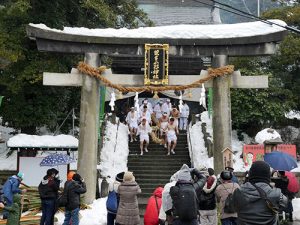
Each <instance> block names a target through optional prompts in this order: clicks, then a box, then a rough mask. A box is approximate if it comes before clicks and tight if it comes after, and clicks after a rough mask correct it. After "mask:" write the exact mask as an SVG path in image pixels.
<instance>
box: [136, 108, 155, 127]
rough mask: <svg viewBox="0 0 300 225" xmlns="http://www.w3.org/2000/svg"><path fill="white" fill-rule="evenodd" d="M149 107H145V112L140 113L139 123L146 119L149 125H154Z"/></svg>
mask: <svg viewBox="0 0 300 225" xmlns="http://www.w3.org/2000/svg"><path fill="white" fill-rule="evenodd" d="M147 108H148V107H147V106H143V110H142V111H140V115H139V122H142V119H143V118H146V120H147V122H148V123H149V124H152V121H151V114H150V113H149V111H148V110H147Z"/></svg>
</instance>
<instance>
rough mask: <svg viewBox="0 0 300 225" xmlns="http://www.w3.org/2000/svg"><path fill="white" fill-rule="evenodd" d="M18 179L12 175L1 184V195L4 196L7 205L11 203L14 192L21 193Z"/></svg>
mask: <svg viewBox="0 0 300 225" xmlns="http://www.w3.org/2000/svg"><path fill="white" fill-rule="evenodd" d="M20 183H21V181H20V179H19V178H18V177H17V176H16V175H14V176H12V177H10V178H8V180H7V181H6V182H5V184H4V186H3V196H4V197H5V198H6V200H7V203H8V205H11V204H12V203H13V195H14V194H21V192H22V191H21V189H20V188H19V186H20Z"/></svg>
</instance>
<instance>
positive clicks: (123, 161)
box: [97, 122, 129, 178]
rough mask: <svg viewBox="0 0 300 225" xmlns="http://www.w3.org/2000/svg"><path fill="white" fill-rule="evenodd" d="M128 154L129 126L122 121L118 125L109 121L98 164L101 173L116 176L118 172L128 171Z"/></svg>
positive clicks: (105, 175)
mask: <svg viewBox="0 0 300 225" xmlns="http://www.w3.org/2000/svg"><path fill="white" fill-rule="evenodd" d="M117 131H118V132H117ZM116 138H117V140H116ZM116 142H117V145H116ZM128 154H129V148H128V127H127V126H126V125H124V124H122V123H120V124H119V126H118V125H117V124H112V123H110V122H107V127H106V131H105V136H104V144H103V148H102V150H101V157H100V159H101V163H100V165H98V166H97V168H98V169H100V170H101V175H102V176H103V177H107V176H110V177H112V178H114V177H115V176H116V175H117V174H118V173H120V172H123V171H127V170H128V168H127V158H128Z"/></svg>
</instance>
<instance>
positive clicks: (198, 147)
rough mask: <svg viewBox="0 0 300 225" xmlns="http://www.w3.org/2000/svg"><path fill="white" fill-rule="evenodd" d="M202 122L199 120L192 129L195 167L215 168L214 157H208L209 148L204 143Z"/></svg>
mask: <svg viewBox="0 0 300 225" xmlns="http://www.w3.org/2000/svg"><path fill="white" fill-rule="evenodd" d="M201 124H202V122H201V121H200V122H197V123H196V124H194V125H193V126H192V128H191V129H190V132H191V144H192V154H193V155H192V157H191V158H192V160H193V165H194V167H195V168H200V167H204V166H205V167H206V168H213V165H214V164H213V161H214V160H213V157H210V158H209V157H208V154H207V149H206V147H205V145H204V139H203V133H202V130H201Z"/></svg>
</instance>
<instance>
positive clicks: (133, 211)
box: [116, 181, 141, 225]
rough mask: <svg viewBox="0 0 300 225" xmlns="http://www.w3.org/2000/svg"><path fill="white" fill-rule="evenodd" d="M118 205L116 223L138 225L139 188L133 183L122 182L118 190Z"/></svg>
mask: <svg viewBox="0 0 300 225" xmlns="http://www.w3.org/2000/svg"><path fill="white" fill-rule="evenodd" d="M118 193H119V195H120V203H119V208H118V212H117V218H116V223H118V224H121V225H138V224H140V215H139V205H138V200H137V194H138V193H141V188H140V187H139V185H138V184H137V183H136V182H135V181H125V182H122V183H121V185H120V186H119V188H118Z"/></svg>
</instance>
